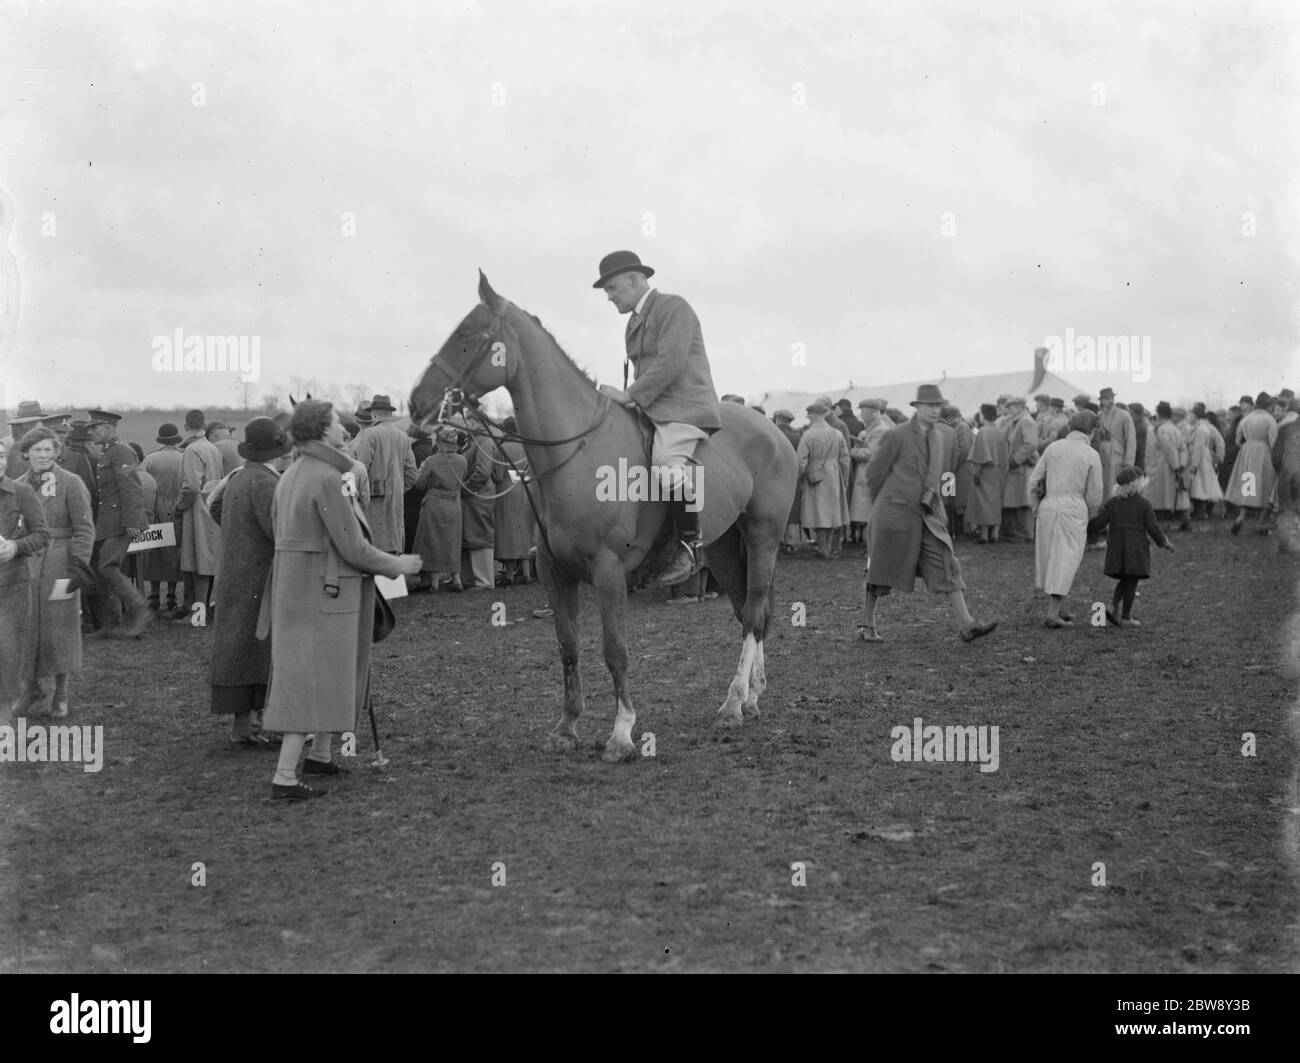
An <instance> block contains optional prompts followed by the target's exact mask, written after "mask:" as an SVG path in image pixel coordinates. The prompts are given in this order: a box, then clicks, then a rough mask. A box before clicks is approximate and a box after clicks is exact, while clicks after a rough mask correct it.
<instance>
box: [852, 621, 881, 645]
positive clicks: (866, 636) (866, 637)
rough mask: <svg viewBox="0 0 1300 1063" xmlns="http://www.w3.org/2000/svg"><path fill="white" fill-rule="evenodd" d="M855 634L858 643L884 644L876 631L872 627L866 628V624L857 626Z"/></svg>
mask: <svg viewBox="0 0 1300 1063" xmlns="http://www.w3.org/2000/svg"><path fill="white" fill-rule="evenodd" d="M857 633H858V641H859V642H884V641H885V640H884V639H882V638H881V637H880V632H879V631H877V630H876V629H875V628H874V627H870V626H868V625H867V624H859V625H858V632H857Z"/></svg>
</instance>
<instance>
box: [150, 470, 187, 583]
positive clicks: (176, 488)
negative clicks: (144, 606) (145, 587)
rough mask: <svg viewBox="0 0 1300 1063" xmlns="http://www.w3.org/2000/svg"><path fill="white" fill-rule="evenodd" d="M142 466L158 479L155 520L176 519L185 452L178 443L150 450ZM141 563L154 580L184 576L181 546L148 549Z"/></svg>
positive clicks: (174, 579) (161, 581) (163, 581)
mask: <svg viewBox="0 0 1300 1063" xmlns="http://www.w3.org/2000/svg"><path fill="white" fill-rule="evenodd" d="M141 466H142V467H143V468H144V469H145V470H146V471H147V472H148V473H149V474H150V475H151V476H152V477H153V478H154V480H156V481H157V483H158V497H157V501H156V502H155V503H154V512H155V516H154V520H155V521H156V522H157V523H159V524H165V523H166V522H168V521H175V519H176V500H177V499H178V498H180V493H181V452H180V451H179V450H177V449H176V447H162V448H161V449H159V450H154V451H150V452H149V453H148V454H146V455H145V456H144V461H143V462H141ZM182 534H184V533H183V532H182ZM140 564H141V575H142V577H143V578H144V579H146V580H148V581H149V582H150V583H175V582H176V581H177V580H179V579H180V578H181V548H180V547H179V546H164V547H162V548H160V549H158V550H145V551H144V552H143V553H142V554H141V555H140Z"/></svg>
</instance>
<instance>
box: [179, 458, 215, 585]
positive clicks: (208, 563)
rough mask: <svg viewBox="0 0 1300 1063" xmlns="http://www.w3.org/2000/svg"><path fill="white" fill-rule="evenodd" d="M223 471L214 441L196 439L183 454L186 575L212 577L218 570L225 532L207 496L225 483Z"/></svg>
mask: <svg viewBox="0 0 1300 1063" xmlns="http://www.w3.org/2000/svg"><path fill="white" fill-rule="evenodd" d="M221 470H222V463H221V451H219V450H218V449H217V445H216V444H215V443H213V442H211V441H210V440H207V439H203V438H199V439H195V440H194V441H193V442H192V443H190V444H189V445H188V446H187V447H186V448H185V449H184V451H183V452H182V454H181V491H180V496H179V497H178V498H177V500H176V512H178V513H181V514H183V527H182V531H181V571H182V572H194V573H196V574H197V575H200V576H211V575H214V574H215V573H216V571H217V556H218V555H219V553H220V552H221V529H220V527H219V526H218V525H217V522H216V521H215V520H213V519H212V513H211V512H210V511H209V509H208V498H207V496H208V495H209V494H210V493H211V491H212V489H213V488H214V487H215V486H216V485H217V484H218V483H219V482H220V481H221V479H222V476H223V475H224V473H222V471H221Z"/></svg>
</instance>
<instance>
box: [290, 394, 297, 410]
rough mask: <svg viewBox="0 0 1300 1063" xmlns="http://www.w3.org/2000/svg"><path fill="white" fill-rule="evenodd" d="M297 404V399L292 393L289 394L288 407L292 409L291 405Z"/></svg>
mask: <svg viewBox="0 0 1300 1063" xmlns="http://www.w3.org/2000/svg"><path fill="white" fill-rule="evenodd" d="M297 405H298V400H297V399H295V398H294V397H293V396H292V395H290V396H289V408H290V409H293V407H295V406H297Z"/></svg>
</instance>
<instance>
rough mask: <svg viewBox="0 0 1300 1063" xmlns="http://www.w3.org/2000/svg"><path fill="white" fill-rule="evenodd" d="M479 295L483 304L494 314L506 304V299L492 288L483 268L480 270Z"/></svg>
mask: <svg viewBox="0 0 1300 1063" xmlns="http://www.w3.org/2000/svg"><path fill="white" fill-rule="evenodd" d="M478 297H479V299H480V300H481V301H482V303H483V305H484V306H486V307H487V308H488V309H489V310H491V311H492V312H493V313H494V314H498V313H500V312H501V309H502V307H503V306H505V302H506V301H505V300H504V299H503V298H502V297H501V296H499V295H497V293H496V292H495V291H493V290H492V285H491V284H489V283H488V279H487V274H486V273H484V272H483V271H482V270H479V271H478Z"/></svg>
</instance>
